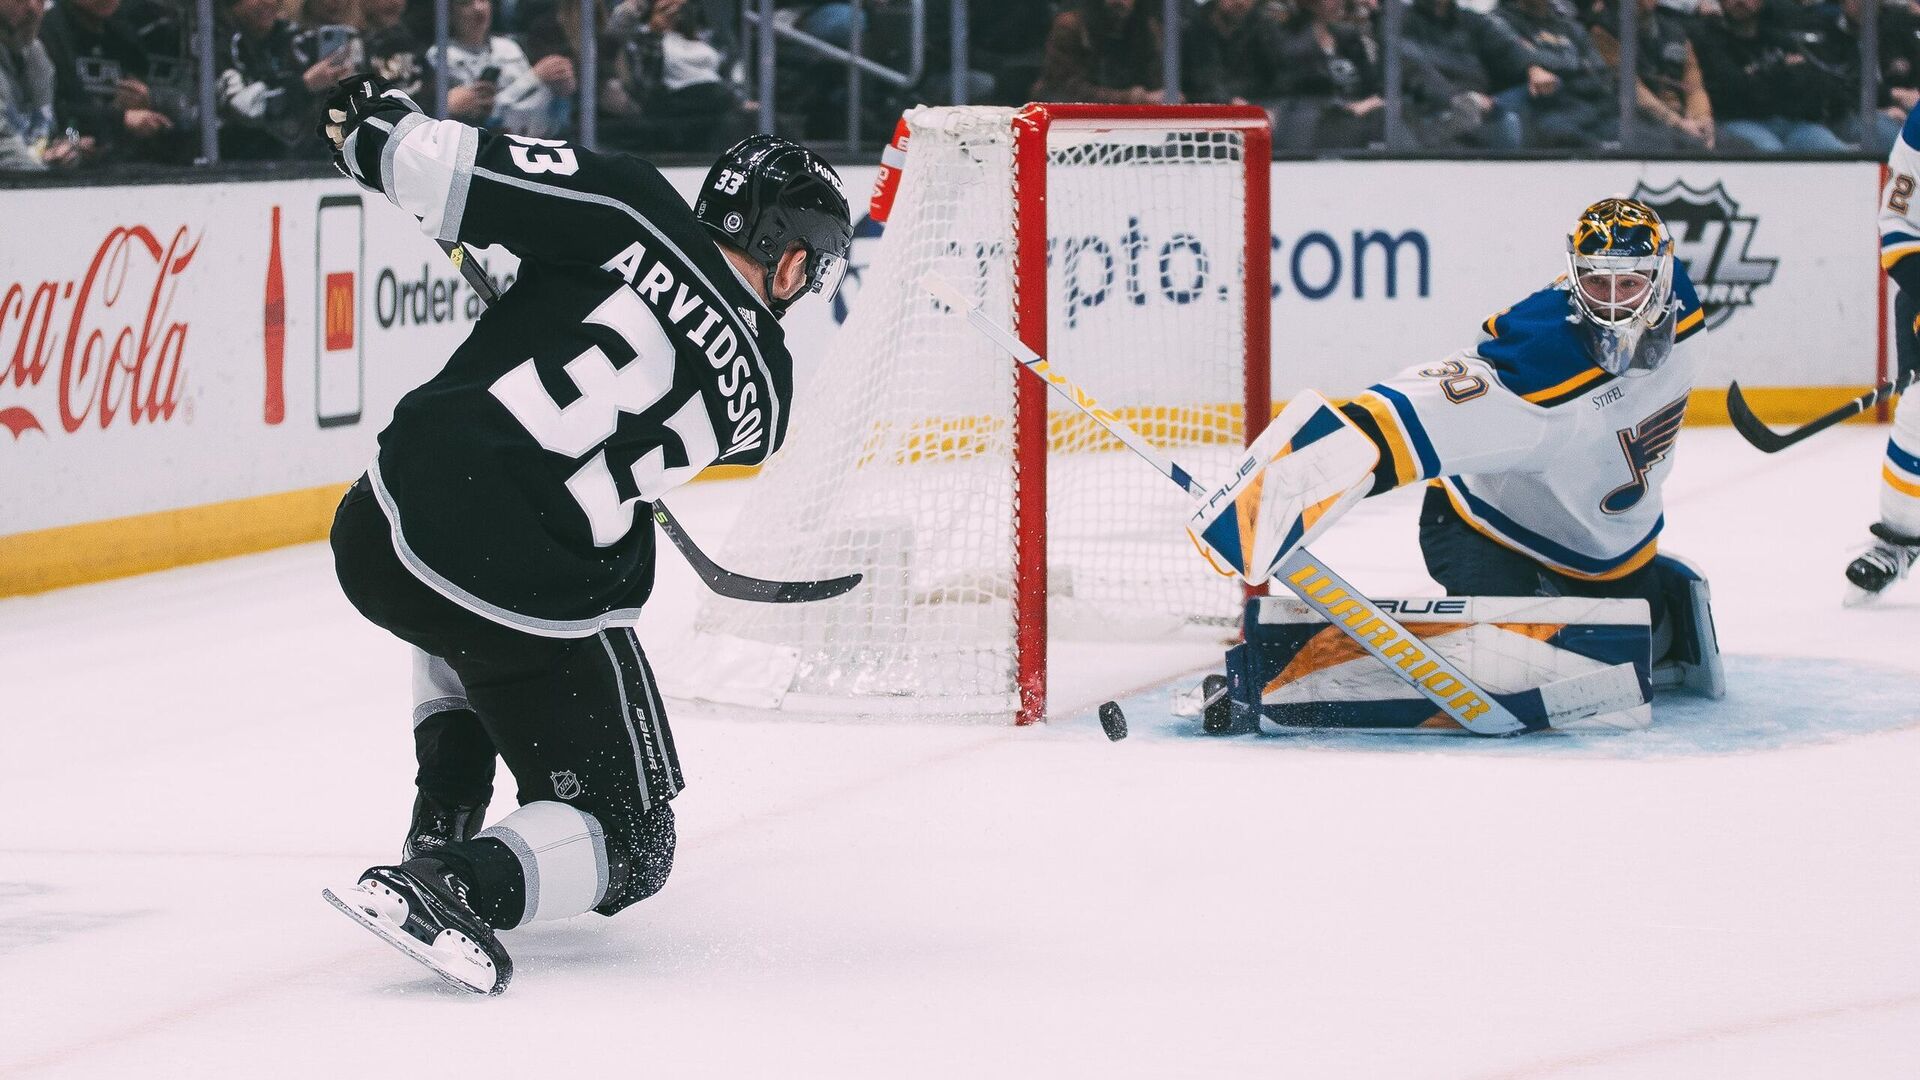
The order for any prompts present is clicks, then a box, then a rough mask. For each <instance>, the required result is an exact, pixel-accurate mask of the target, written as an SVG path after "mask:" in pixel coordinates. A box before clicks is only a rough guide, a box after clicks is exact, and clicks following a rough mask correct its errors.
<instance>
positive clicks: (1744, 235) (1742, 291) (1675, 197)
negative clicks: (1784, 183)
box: [1633, 180, 1780, 330]
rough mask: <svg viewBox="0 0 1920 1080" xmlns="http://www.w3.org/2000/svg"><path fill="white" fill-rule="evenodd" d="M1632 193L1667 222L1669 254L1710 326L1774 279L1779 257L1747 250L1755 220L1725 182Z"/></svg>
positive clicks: (1638, 187) (1757, 222)
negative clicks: (1683, 273)
mask: <svg viewBox="0 0 1920 1080" xmlns="http://www.w3.org/2000/svg"><path fill="white" fill-rule="evenodd" d="M1633 197H1634V198H1636V199H1638V200H1640V201H1641V202H1644V203H1646V204H1647V205H1648V206H1651V207H1653V209H1654V210H1655V211H1656V212H1658V213H1659V215H1660V217H1661V218H1662V219H1663V220H1665V221H1666V223H1667V234H1668V235H1669V236H1671V237H1672V238H1673V254H1674V257H1675V258H1677V259H1679V260H1680V261H1681V262H1683V263H1686V264H1687V276H1688V277H1691V278H1692V279H1693V287H1694V289H1695V290H1696V291H1698V292H1699V294H1700V307H1701V309H1702V310H1704V311H1705V312H1706V313H1707V317H1706V329H1708V330H1711V329H1713V328H1715V327H1717V326H1719V325H1720V324H1721V323H1724V322H1726V321H1727V320H1728V319H1730V318H1732V317H1733V313H1734V312H1736V311H1738V310H1740V309H1741V308H1743V307H1746V306H1748V305H1750V304H1752V303H1753V294H1754V293H1755V292H1756V291H1758V290H1759V288H1760V287H1761V286H1762V285H1766V284H1769V283H1770V282H1772V281H1773V275H1774V273H1775V271H1777V270H1779V268H1780V260H1779V259H1769V258H1765V257H1762V256H1760V255H1756V254H1753V253H1752V245H1753V235H1754V233H1755V231H1757V230H1758V228H1759V225H1760V219H1759V218H1757V217H1754V216H1752V215H1746V216H1742V215H1741V213H1740V204H1739V203H1737V202H1734V201H1733V196H1731V195H1728V194H1727V187H1726V185H1725V184H1723V183H1720V182H1718V181H1716V182H1715V183H1714V185H1713V186H1712V187H1710V188H1695V187H1691V186H1689V185H1688V184H1687V183H1686V182H1685V181H1682V180H1675V181H1674V182H1673V183H1671V184H1669V185H1667V186H1666V187H1663V188H1659V189H1655V188H1651V187H1649V186H1647V184H1646V183H1644V182H1642V183H1640V184H1638V185H1636V186H1635V187H1634V189H1633Z"/></svg>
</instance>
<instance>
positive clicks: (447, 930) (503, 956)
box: [320, 859, 513, 994]
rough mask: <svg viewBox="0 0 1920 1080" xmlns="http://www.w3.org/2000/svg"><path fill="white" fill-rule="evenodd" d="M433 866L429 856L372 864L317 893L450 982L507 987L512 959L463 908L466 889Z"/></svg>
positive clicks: (476, 989) (481, 989)
mask: <svg viewBox="0 0 1920 1080" xmlns="http://www.w3.org/2000/svg"><path fill="white" fill-rule="evenodd" d="M436 868H438V864H437V863H434V862H433V861H432V860H428V859H422V860H417V861H415V862H412V863H409V864H407V865H405V866H376V867H374V868H372V869H370V870H368V871H367V872H365V873H363V874H361V875H360V880H359V881H358V882H356V883H355V884H353V885H352V886H350V887H347V888H344V889H341V890H340V891H339V892H337V893H336V892H335V891H334V890H332V889H322V890H321V891H320V895H321V896H323V897H325V898H326V901H327V903H329V904H332V905H333V906H334V907H337V908H339V909H340V910H341V911H342V912H344V913H346V915H347V917H348V918H350V919H352V920H353V921H354V922H357V923H359V924H360V925H361V926H364V927H366V928H367V929H368V930H371V931H372V932H373V933H374V934H375V935H377V936H378V937H379V938H380V939H381V940H383V941H385V942H386V943H387V944H389V945H392V946H393V947H394V948H396V949H399V950H400V951H401V952H403V953H406V954H407V955H408V956H410V957H412V958H413V959H415V960H417V961H419V962H420V963H421V964H423V965H424V966H426V967H427V968H428V969H430V970H431V971H432V972H433V973H434V974H435V975H438V976H440V977H441V978H442V979H444V980H446V981H447V982H448V983H450V984H452V985H454V986H457V987H459V988H460V989H462V990H465V991H468V992H469V993H474V994H499V993H501V992H503V991H505V990H506V988H507V983H508V982H509V981H511V980H512V978H513V959H512V958H511V957H509V956H508V955H507V951H506V949H505V948H503V947H501V945H500V939H499V938H498V937H496V936H495V935H494V932H493V929H492V928H491V927H489V926H487V924H486V923H484V922H482V921H481V920H480V917H479V916H478V915H475V914H474V913H473V909H472V908H469V907H468V906H467V902H466V899H465V892H466V890H465V887H464V886H462V885H461V884H460V882H459V880H458V879H456V878H455V877H454V876H453V875H452V874H449V873H446V872H445V871H444V869H436Z"/></svg>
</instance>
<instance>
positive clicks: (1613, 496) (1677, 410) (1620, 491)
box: [1600, 394, 1687, 514]
mask: <svg viewBox="0 0 1920 1080" xmlns="http://www.w3.org/2000/svg"><path fill="white" fill-rule="evenodd" d="M1686 416H1687V398H1686V395H1685V394H1682V395H1681V396H1680V397H1678V398H1676V399H1674V400H1673V401H1671V402H1669V403H1668V404H1665V405H1662V406H1660V408H1659V409H1658V410H1656V411H1655V412H1654V414H1653V415H1652V416H1649V417H1647V418H1646V419H1645V420H1642V421H1640V424H1639V426H1637V427H1630V428H1626V429H1625V430H1622V431H1620V432H1618V434H1619V436H1620V452H1621V453H1623V454H1625V455H1626V456H1627V468H1629V469H1631V470H1633V479H1632V480H1630V481H1628V482H1627V483H1624V484H1621V485H1620V486H1619V487H1617V488H1614V489H1613V490H1612V491H1609V492H1607V497H1606V498H1604V499H1601V500H1600V509H1601V510H1602V511H1605V512H1606V513H1609V514H1624V513H1626V512H1627V511H1629V510H1631V509H1633V508H1634V507H1636V506H1638V505H1640V500H1641V499H1644V498H1646V496H1647V473H1649V472H1652V471H1653V467H1654V466H1655V465H1658V464H1660V463H1661V462H1662V461H1665V460H1666V457H1667V454H1669V453H1670V452H1672V450H1673V444H1674V441H1675V440H1676V439H1678V438H1679V437H1680V421H1682V420H1684V419H1686Z"/></svg>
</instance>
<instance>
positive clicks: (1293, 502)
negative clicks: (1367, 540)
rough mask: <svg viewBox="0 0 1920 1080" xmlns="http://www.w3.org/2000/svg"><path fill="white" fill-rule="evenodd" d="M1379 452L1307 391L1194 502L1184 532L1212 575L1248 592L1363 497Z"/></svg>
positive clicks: (1330, 406) (1298, 396) (1370, 482)
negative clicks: (1231, 578)
mask: <svg viewBox="0 0 1920 1080" xmlns="http://www.w3.org/2000/svg"><path fill="white" fill-rule="evenodd" d="M1379 461H1380V448H1379V447H1378V446H1377V445H1375V444H1374V442H1373V440H1372V439H1369V438H1367V436H1366V434H1365V433H1364V432H1362V431H1361V430H1360V428H1359V427H1358V426H1356V425H1355V424H1354V422H1353V421H1351V420H1349V419H1347V418H1346V416H1345V415H1343V414H1342V413H1341V412H1340V410H1338V409H1336V408H1334V407H1333V405H1332V404H1331V403H1329V402H1328V401H1327V399H1326V398H1324V397H1321V396H1320V395H1319V394H1318V393H1315V392H1314V391H1312V390H1304V391H1301V392H1300V393H1299V394H1298V395H1296V396H1295V397H1294V399H1293V400H1292V401H1289V402H1288V403H1287V407H1286V408H1285V409H1282V410H1281V411H1280V415H1279V416H1278V417H1277V418H1276V419H1275V420H1274V421H1273V423H1271V424H1269V425H1268V426H1267V429H1266V430H1265V431H1263V432H1261V433H1260V437H1259V438H1257V439H1255V440H1254V441H1253V445H1251V446H1249V447H1248V448H1247V452H1246V454H1245V455H1244V456H1242V457H1241V459H1240V461H1239V462H1238V463H1237V464H1236V465H1235V466H1234V469H1233V472H1232V473H1231V474H1230V475H1229V476H1228V478H1227V480H1226V482H1225V483H1223V484H1221V485H1220V486H1219V487H1217V488H1214V489H1213V490H1212V491H1211V492H1209V493H1208V494H1207V495H1206V496H1205V497H1204V498H1201V499H1199V500H1197V501H1196V503H1195V505H1194V508H1193V512H1192V514H1191V515H1190V516H1189V517H1188V519H1187V532H1188V533H1189V534H1190V535H1191V536H1192V537H1193V541H1194V543H1195V544H1196V545H1197V546H1198V547H1199V548H1200V550H1201V553H1202V554H1204V555H1206V556H1207V560H1208V561H1209V562H1211V563H1212V564H1213V566H1214V569H1216V570H1219V571H1221V572H1222V573H1234V574H1238V575H1240V576H1241V577H1242V578H1245V579H1246V581H1247V582H1248V583H1249V584H1254V585H1258V584H1259V583H1261V582H1263V581H1265V580H1267V578H1268V577H1270V576H1271V575H1272V573H1273V568H1274V567H1275V566H1276V565H1277V564H1278V563H1279V562H1280V560H1281V559H1283V558H1285V557H1286V556H1287V554H1288V553H1290V552H1292V551H1293V550H1294V549H1296V548H1298V547H1300V546H1302V545H1304V544H1310V543H1312V542H1313V539H1314V537H1316V536H1318V535H1320V534H1321V533H1322V532H1325V531H1326V529H1327V527H1328V526H1330V525H1332V524H1333V522H1334V521H1335V520H1336V519H1338V518H1339V517H1340V515H1341V514H1343V513H1345V512H1346V511H1347V508H1348V507H1350V506H1352V505H1353V504H1354V503H1356V502H1359V501H1360V500H1361V499H1363V498H1365V497H1366V494H1367V492H1368V491H1369V490H1371V488H1372V486H1373V469H1374V466H1375V465H1376V464H1378V463H1379Z"/></svg>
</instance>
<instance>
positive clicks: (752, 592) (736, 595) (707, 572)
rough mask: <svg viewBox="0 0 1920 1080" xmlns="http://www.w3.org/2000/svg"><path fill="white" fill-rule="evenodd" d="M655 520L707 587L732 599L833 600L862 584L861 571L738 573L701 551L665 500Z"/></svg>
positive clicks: (768, 601) (658, 506)
mask: <svg viewBox="0 0 1920 1080" xmlns="http://www.w3.org/2000/svg"><path fill="white" fill-rule="evenodd" d="M653 520H654V521H655V522H657V523H658V524H659V526H660V531H661V532H663V533H666V534H667V539H668V540H671V541H673V546H674V547H677V548H679V549H680V554H682V555H684V556H686V559H687V562H688V564H689V565H691V566H692V567H693V572H694V573H695V574H698V575H699V576H700V580H701V581H702V582H704V583H705V584H706V586H707V588H709V589H712V590H713V591H714V593H715V594H716V595H719V596H724V597H727V598H728V599H730V600H747V601H750V602H752V603H756V604H804V603H808V602H811V601H814V600H831V599H833V598H834V597H836V596H839V595H841V594H843V593H845V592H847V591H849V590H851V589H852V588H853V587H854V586H855V585H858V584H860V575H859V574H848V575H846V576H845V577H837V578H827V579H825V580H822V581H769V580H767V579H766V578H757V577H748V576H747V575H746V574H736V573H734V572H733V571H731V570H727V569H724V568H722V567H721V566H720V565H719V564H718V563H716V562H714V561H713V560H712V559H710V558H708V557H707V553H706V552H704V551H701V550H700V548H699V547H698V546H696V545H695V544H694V542H693V539H692V538H691V537H689V536H688V535H687V534H686V531H685V530H684V529H682V528H681V527H680V522H679V520H678V519H676V518H675V517H674V516H673V514H672V513H670V512H668V510H667V508H666V505H665V504H664V503H654V504H653Z"/></svg>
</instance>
